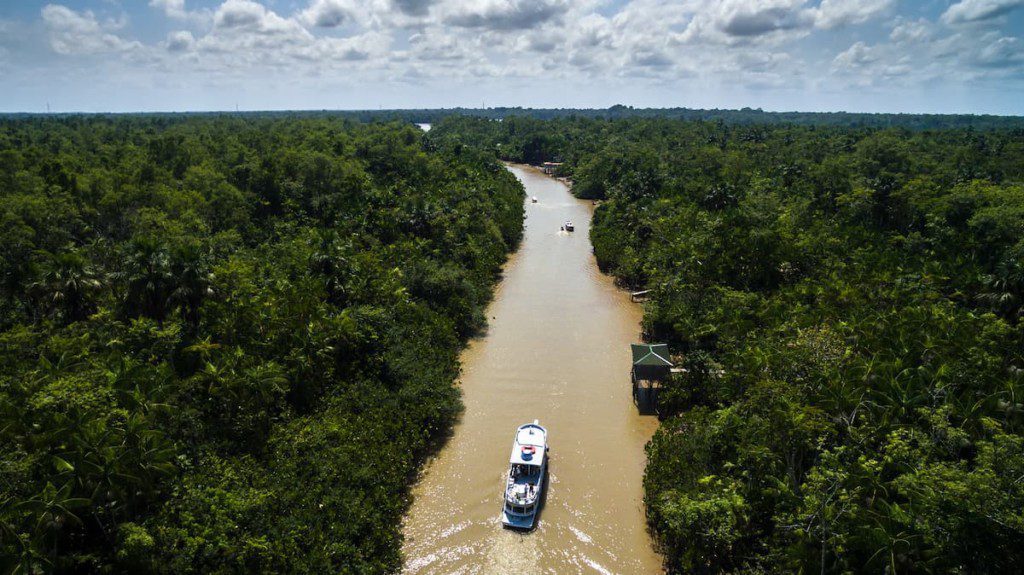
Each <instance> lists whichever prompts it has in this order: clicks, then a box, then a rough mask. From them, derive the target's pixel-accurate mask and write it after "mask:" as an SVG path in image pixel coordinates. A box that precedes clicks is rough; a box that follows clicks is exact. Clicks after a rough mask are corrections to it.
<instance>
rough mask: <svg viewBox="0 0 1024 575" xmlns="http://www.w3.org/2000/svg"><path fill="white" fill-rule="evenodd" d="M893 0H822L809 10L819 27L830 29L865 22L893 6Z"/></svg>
mask: <svg viewBox="0 0 1024 575" xmlns="http://www.w3.org/2000/svg"><path fill="white" fill-rule="evenodd" d="M892 5H893V0H821V4H820V5H819V6H818V7H817V8H811V9H810V10H808V12H809V13H810V14H812V15H813V17H814V24H815V26H817V27H818V28H822V29H825V30H829V29H831V28H837V27H839V26H847V25H851V24H863V23H865V22H867V21H869V20H871V19H872V18H876V17H878V16H879V15H881V14H883V13H885V12H886V11H888V10H889V9H890V8H892Z"/></svg>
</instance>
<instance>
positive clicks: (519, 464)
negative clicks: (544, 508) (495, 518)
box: [501, 420, 548, 529]
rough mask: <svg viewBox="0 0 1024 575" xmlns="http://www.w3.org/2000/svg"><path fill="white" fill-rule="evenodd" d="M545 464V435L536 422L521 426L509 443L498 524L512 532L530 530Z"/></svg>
mask: <svg viewBox="0 0 1024 575" xmlns="http://www.w3.org/2000/svg"><path fill="white" fill-rule="evenodd" d="M547 464H548V431H547V430H546V429H544V428H543V427H541V425H540V423H539V422H538V421H537V420H534V421H533V423H527V424H526V425H520V426H519V429H517V430H516V438H515V441H513V442H512V455H511V456H510V457H509V469H508V475H507V476H506V477H505V497H504V503H503V504H502V508H501V523H502V525H504V526H505V527H510V528H513V529H533V527H534V523H535V521H536V519H537V511H538V508H539V507H540V502H541V494H542V493H543V492H544V479H545V474H546V473H547Z"/></svg>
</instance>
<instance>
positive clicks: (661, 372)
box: [630, 343, 673, 413]
mask: <svg viewBox="0 0 1024 575" xmlns="http://www.w3.org/2000/svg"><path fill="white" fill-rule="evenodd" d="M631 347H632V349H633V368H632V369H631V370H630V379H632V381H633V402H634V403H636V405H637V407H638V408H639V409H640V412H641V413H656V412H657V409H658V390H659V389H661V382H663V381H665V380H667V379H668V378H669V377H670V375H671V373H672V367H673V366H672V361H671V360H669V353H668V345H666V344H664V343H634V344H632V346H631Z"/></svg>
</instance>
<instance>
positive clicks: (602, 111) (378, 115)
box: [0, 104, 1024, 130]
mask: <svg viewBox="0 0 1024 575" xmlns="http://www.w3.org/2000/svg"><path fill="white" fill-rule="evenodd" d="M90 116H100V117H110V118H117V117H124V116H133V117H150V118H161V117H162V118H171V119H173V118H178V117H182V116H200V117H203V116H215V117H219V116H235V117H252V118H268V117H270V118H293V119H294V118H331V117H343V118H348V119H352V120H357V121H360V122H367V123H371V122H389V121H403V122H410V123H434V122H440V121H442V120H444V119H445V118H447V117H449V116H468V117H474V118H487V119H491V120H505V119H506V118H532V119H537V120H553V119H560V118H585V119H598V120H620V119H656V118H663V119H673V120H688V121H703V122H721V123H723V124H734V125H754V124H756V125H793V126H841V127H849V128H905V129H911V130H935V129H954V128H973V129H980V130H988V129H1009V128H1021V129H1024V116H1000V115H992V114H908V113H901V114H893V113H870V112H797V111H792V112H766V111H764V110H762V109H760V108H742V109H700V108H634V107H633V106H623V105H621V104H619V105H615V106H611V107H609V108H522V107H494V108H462V107H456V108H421V109H393V110H384V109H379V110H293V111H264V112H179V113H171V112H152V113H138V114H102V113H101V114H77V113H69V114H66V113H54V114H46V115H43V114H17V113H16V114H0V118H9V119H22V118H26V117H56V118H62V119H76V118H84V117H90Z"/></svg>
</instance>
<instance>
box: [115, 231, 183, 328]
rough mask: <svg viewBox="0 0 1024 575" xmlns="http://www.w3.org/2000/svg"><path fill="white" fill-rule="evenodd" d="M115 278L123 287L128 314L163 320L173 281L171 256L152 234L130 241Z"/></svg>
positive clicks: (165, 315)
mask: <svg viewBox="0 0 1024 575" xmlns="http://www.w3.org/2000/svg"><path fill="white" fill-rule="evenodd" d="M115 278H116V279H117V280H119V281H121V282H123V283H124V285H125V287H126V290H127V292H126V294H125V300H124V303H125V309H126V311H127V313H128V315H129V316H131V317H139V316H146V317H150V318H153V319H155V320H157V321H158V322H160V323H163V320H164V318H165V317H167V302H168V298H169V297H170V294H171V292H172V291H173V285H174V273H173V271H172V269H171V258H170V255H169V254H168V253H167V249H166V248H165V247H164V245H163V244H161V243H160V242H158V241H157V240H155V239H153V238H137V239H135V240H134V241H132V242H131V245H130V246H129V248H128V253H127V254H126V257H125V261H124V265H123V267H122V268H121V271H119V272H118V273H117V274H115Z"/></svg>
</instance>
